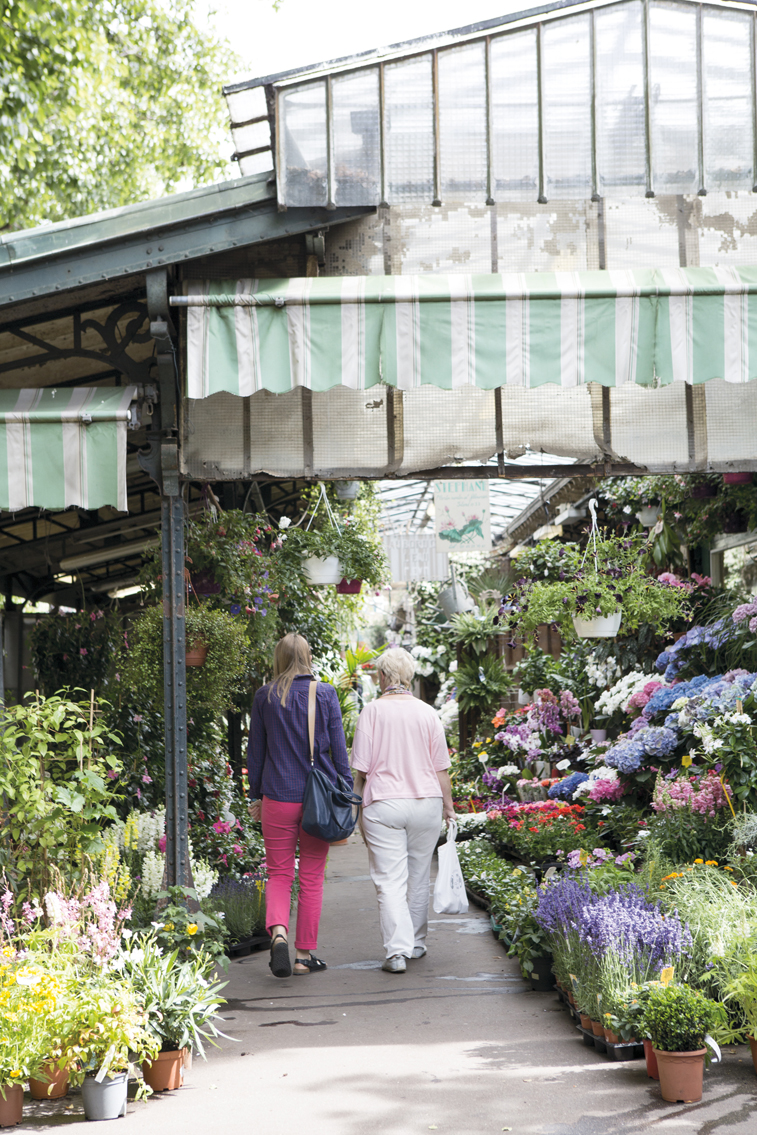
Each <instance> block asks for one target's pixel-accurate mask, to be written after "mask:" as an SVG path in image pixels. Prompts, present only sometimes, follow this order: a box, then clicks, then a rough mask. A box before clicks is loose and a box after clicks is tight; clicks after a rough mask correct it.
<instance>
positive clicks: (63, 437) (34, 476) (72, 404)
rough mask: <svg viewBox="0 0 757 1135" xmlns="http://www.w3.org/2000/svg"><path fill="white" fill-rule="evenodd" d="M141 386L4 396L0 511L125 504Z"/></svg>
mask: <svg viewBox="0 0 757 1135" xmlns="http://www.w3.org/2000/svg"><path fill="white" fill-rule="evenodd" d="M136 394H137V387H136V386H122V387H120V388H117V389H113V388H112V387H108V388H106V387H97V386H89V387H75V388H69V389H55V388H54V387H52V388H47V389H44V390H0V509H1V510H2V511H4V512H17V511H19V510H20V509H23V508H30V507H31V506H36V507H39V508H48V509H64V508H70V507H72V506H79V507H81V508H100V507H102V506H103V505H113V506H114V507H115V508H117V509H119V510H120V511H122V512H126V511H127V503H126V429H127V423H128V422H129V419H130V417H131V415H130V411H129V406H130V404H131V402H133V401H134V399H135V397H136Z"/></svg>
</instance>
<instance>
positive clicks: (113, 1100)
mask: <svg viewBox="0 0 757 1135" xmlns="http://www.w3.org/2000/svg"><path fill="white" fill-rule="evenodd" d="M128 1087H129V1077H128V1074H127V1073H126V1072H119V1073H118V1074H117V1075H115V1076H106V1077H105V1078H104V1080H103V1082H102V1083H101V1084H98V1082H97V1080H96V1079H95V1077H94V1076H85V1077H84V1083H83V1084H82V1086H81V1094H82V1099H83V1101H84V1114H85V1115H86V1117H87V1119H92V1120H97V1119H118V1118H119V1116H121V1115H126V1093H127V1090H128Z"/></svg>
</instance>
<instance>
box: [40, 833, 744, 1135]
mask: <svg viewBox="0 0 757 1135" xmlns="http://www.w3.org/2000/svg"><path fill="white" fill-rule="evenodd" d="M320 941H321V944H320V946H319V949H318V954H319V956H321V957H322V958H323V959H324V961H326V962H327V963H328V965H329V970H328V972H326V973H320V974H309V975H307V976H303V977H294V976H293V977H291V978H288V979H286V980H277V979H276V978H274V977H273V976H272V975H271V973H270V971H269V969H268V955H267V954H265V953H261V954H254V955H252V956H250V957H247V958H243V959H241V960H239V961H236V962H232V963H231V965H230V967H229V986H228V989H227V995H228V999H229V1001H228V1005H227V1006H226V1007H225V1008H224V1010H223V1016H224V1018H225V1020H226V1025H225V1029H226V1030H227V1031H228V1033H229V1035H230V1036H233V1037H235V1038H236V1039H235V1040H234V1041H224V1042H223V1044H222V1048H221V1050H220V1051H219V1050H211V1054H210V1056H209V1059H208V1061H207V1063H203V1061H201V1060H199V1061H198V1060H195V1063H194V1067H193V1069H192V1070H191V1071H190V1072H189V1073H188V1074H187V1078H186V1081H185V1085H184V1087H183V1088H182V1089H181V1090H180V1091H178V1092H171V1093H165V1094H164V1095H160V1096H153V1097H152V1099H150V1100H147V1101H145V1102H144V1103H134V1102H130V1103H129V1114H128V1116H127V1117H126V1121H125V1122H124V1124H123V1129H124V1130H125V1131H127V1132H128V1131H131V1132H132V1133H133V1135H158V1133H160V1135H165V1133H168V1135H173V1133H174V1132H177V1133H178V1132H182V1133H184V1132H189V1131H192V1132H212V1131H218V1132H219V1135H220V1133H223V1135H251V1133H253V1132H254V1133H255V1135H258V1133H261V1135H263V1133H265V1135H425V1133H427V1132H429V1131H438V1132H439V1135H490V1133H491V1135H494V1133H499V1132H502V1131H512V1132H513V1135H635V1133H636V1132H659V1133H661V1135H666V1133H670V1135H719V1133H720V1132H728V1133H729V1135H756V1133H757V1111H755V1104H757V1076H755V1072H754V1069H753V1066H752V1061H751V1058H750V1054H749V1049H748V1048H745V1047H739V1048H733V1049H730V1050H728V1051H727V1052H726V1053H725V1054H724V1062H723V1065H722V1066H713V1067H712V1068H711V1070H710V1071H708V1072H706V1073H705V1091H704V1097H703V1099H702V1102H701V1103H699V1104H692V1105H688V1106H684V1105H674V1104H667V1103H663V1101H662V1100H661V1098H660V1092H659V1087H658V1085H657V1083H656V1082H654V1081H652V1080H649V1079H647V1076H646V1071H645V1066H644V1062H643V1061H640V1060H637V1061H633V1062H629V1063H615V1062H611V1061H609V1060H608V1059H607V1058H606V1057H605V1056H603V1055H600V1054H599V1053H598V1052H596V1051H595V1050H593V1049H588V1048H586V1047H585V1046H584V1045H583V1043H582V1041H581V1038H580V1035H579V1033H578V1032H577V1030H576V1029H575V1027H574V1026H573V1025H572V1024H571V1022H570V1019H569V1017H568V1015H567V1014H566V1013H565V1012H564V1011H563V1010H562V1009H561V1008H560V1006H559V1004H558V1002H557V998H556V996H555V994H554V993H532V992H531V990H530V989H529V988H528V987H527V986H526V984H525V983H524V982H523V981H522V980H521V978H520V976H519V970H518V966H517V965H516V963H515V961H513V960H511V959H510V958H508V957H506V955H505V953H504V951H503V949H502V947H501V945H500V944H499V943H498V942H497V941H495V939H494V938H493V937H492V934H491V932H490V930H489V921H488V917H487V916H485V915H484V914H483V913H482V912H481V911H479V910H477V909H475V908H472V909H471V910H470V912H469V913H468V915H462V916H456V917H452V916H445V915H436V914H434V913H433V912H432V913H431V922H430V933H429V940H428V948H429V952H428V955H427V956H426V957H425V958H423V959H422V960H420V961H414V962H410V963H409V964H408V971H407V973H406V974H404V975H397V974H388V973H384V972H383V971H382V970H381V969H380V968H379V967H380V963H381V959H382V957H383V951H382V949H381V941H380V938H379V931H378V916H377V910H376V899H375V893H374V889H373V885H372V884H371V881H370V879H369V877H368V865H367V855H366V851H365V848H364V847H363V845H362V842H361V840H360V837H359V836H354V837H353V838H352V839H351V840H350V843H349V844H348V845H346V846H342V847H335V848H333V849H332V851H331V854H330V857H329V863H328V870H327V885H326V892H325V896H324V907H323V918H322V921H321V938H320ZM82 1120H83V1114H82V1109H81V1097H80V1096H79V1095H78V1094H72V1095H71V1096H70V1097H69V1098H67V1099H66V1100H62V1101H60V1102H56V1103H41V1104H34V1103H29V1102H27V1104H26V1106H25V1110H24V1122H23V1125H22V1127H21V1128H19V1129H18V1130H29V1131H32V1130H46V1129H48V1128H50V1127H57V1126H64V1125H69V1124H72V1123H78V1122H81V1121H82ZM117 1122H118V1126H117V1128H116V1131H120V1130H121V1124H120V1121H117ZM94 1126H95V1125H94V1124H92V1125H91V1126H88V1128H87V1130H88V1131H89V1130H93V1131H94ZM101 1127H102V1124H101ZM106 1129H107V1128H106Z"/></svg>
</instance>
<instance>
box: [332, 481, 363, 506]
mask: <svg viewBox="0 0 757 1135" xmlns="http://www.w3.org/2000/svg"><path fill="white" fill-rule="evenodd" d="M334 488H335V491H336V498H337V500H340V501H354V500H357V496H358V493H359V492H360V482H359V481H337V482H336V484H335V486H334Z"/></svg>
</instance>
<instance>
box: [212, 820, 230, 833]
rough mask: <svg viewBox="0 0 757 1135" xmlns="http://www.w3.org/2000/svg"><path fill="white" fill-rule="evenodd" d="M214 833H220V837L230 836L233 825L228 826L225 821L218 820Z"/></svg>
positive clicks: (214, 825) (214, 826)
mask: <svg viewBox="0 0 757 1135" xmlns="http://www.w3.org/2000/svg"><path fill="white" fill-rule="evenodd" d="M213 831H214V832H218V834H219V835H228V834H229V832H230V831H231V824H227V823H226V821H225V820H216V822H215V823H214V824H213Z"/></svg>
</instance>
